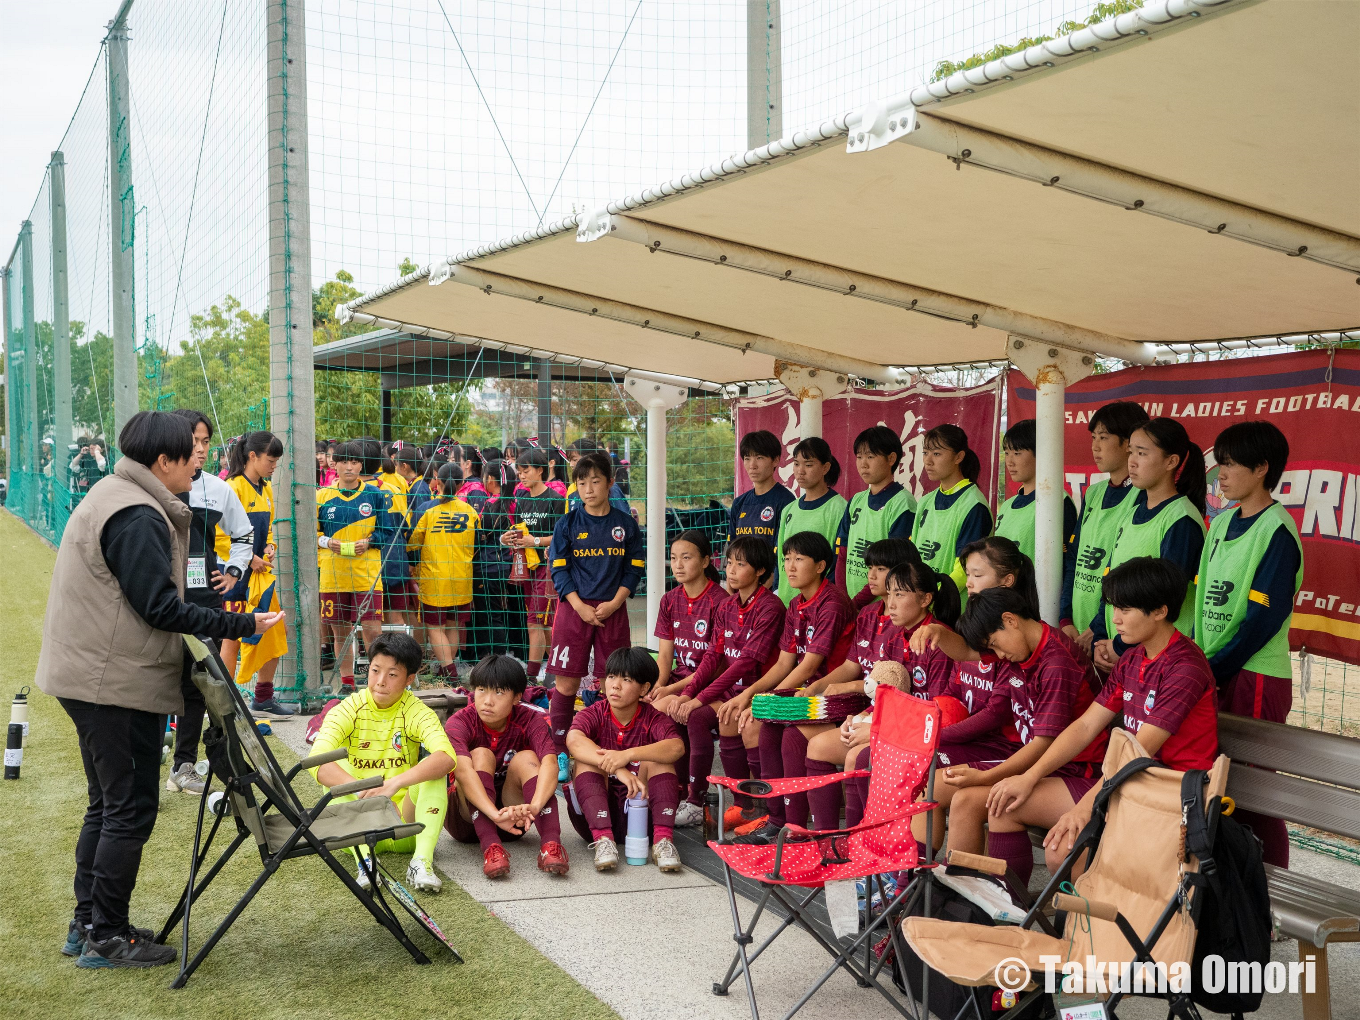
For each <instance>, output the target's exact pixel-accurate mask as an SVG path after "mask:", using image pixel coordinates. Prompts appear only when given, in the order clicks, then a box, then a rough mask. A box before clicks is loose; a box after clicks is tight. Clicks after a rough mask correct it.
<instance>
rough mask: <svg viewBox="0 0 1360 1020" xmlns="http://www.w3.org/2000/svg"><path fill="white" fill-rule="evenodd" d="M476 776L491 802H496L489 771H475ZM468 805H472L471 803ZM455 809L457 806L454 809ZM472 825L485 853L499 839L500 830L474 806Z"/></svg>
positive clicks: (494, 783)
mask: <svg viewBox="0 0 1360 1020" xmlns="http://www.w3.org/2000/svg"><path fill="white" fill-rule="evenodd" d="M477 778H478V779H480V780H481V781H482V787H483V789H485V790H486V795H487V796H488V797H490V798H491V803H493V804H494V803H496V780H495V778H494V777H493V776H492V775H491V773H490V772H483V771H481V770H480V769H479V770H478V771H477ZM468 807H472V805H471V804H469V805H468ZM454 810H455V811H456V810H457V808H455V809H454ZM472 827H473V829H475V830H476V832H477V842H478V843H480V844H482V853H486V851H487V848H488V847H490V846H492V844H495V843H499V842H500V841H501V835H500V831H499V830H498V829H497V828H496V823H495V822H493V821H492V820H491V819H490V818H488V817H486V815H484V814H483V813H482V812H480V811H478V810H477V809H476V808H473V809H472Z"/></svg>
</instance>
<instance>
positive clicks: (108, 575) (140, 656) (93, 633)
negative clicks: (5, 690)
mask: <svg viewBox="0 0 1360 1020" xmlns="http://www.w3.org/2000/svg"><path fill="white" fill-rule="evenodd" d="M139 504H140V505H142V506H149V507H152V508H154V509H155V510H156V511H157V512H159V513H160V515H161V517H163V518H164V519H165V523H166V524H167V525H169V527H170V546H171V563H172V564H173V572H174V573H173V577H172V580H173V581H174V583H175V588H176V589H177V590H178V591H179V594H180V597H181V598H182V597H183V596H184V585H185V570H186V568H187V563H188V555H189V525H190V523H191V521H192V519H193V513H192V511H191V510H190V509H189V507H188V506H187V505H185V503H184V502H183V500H181V499H180V498H179V497H178V496H176V495H175V494H174V493H172V492H171V491H170V490H169V489H167V488H166V487H165V486H164V485H163V484H161V482H160V480H159V479H157V478H156V476H155V475H153V474H152V473H151V471H150V469H149V468H146V467H143V466H142V465H141V464H138V463H137V462H136V461H134V460H131V459H130V458H127V457H124V458H123V459H122V460H120V461H119V462H118V466H117V467H115V468H114V470H113V474H111V475H109V476H108V477H106V478H101V479H100V480H99V481H98V482H97V483H95V485H94V486H93V487H92V488H91V489H90V491H89V494H88V495H86V497H85V498H84V499H83V500H81V502H80V505H79V506H78V507H76V510H75V512H74V513H73V514H71V519H70V521H69V523H67V525H66V531H65V533H64V534H63V535H62V540H61V548H60V549H58V550H57V565H56V568H55V569H54V570H53V571H52V590H51V592H50V594H49V595H48V599H47V618H46V620H45V621H44V622H43V642H42V651H41V652H40V653H39V655H38V671H37V675H36V677H35V681H36V683H37V685H38V687H39V688H41V689H42V690H43V691H45V692H47V693H48V694H51V695H54V696H56V697H62V698H73V699H75V700H77V701H87V702H91V703H92V704H96V705H117V706H119V707H122V708H135V709H139V710H141V711H143V712H156V713H165V714H170V713H178V712H181V711H183V709H184V700H183V697H182V696H181V694H180V686H179V683H180V673H181V670H182V667H183V662H184V645H183V639H182V638H181V637H180V635H178V634H172V633H170V632H168V631H162V630H155V629H153V628H152V627H151V626H150V624H148V623H147V622H146V621H145V620H143V619H142V618H141V616H139V615H138V614H137V612H136V611H135V610H134V609H133V608H132V606H131V605H129V604H128V601H127V599H125V598H124V597H123V591H122V589H121V588H120V587H119V585H118V579H117V578H116V577H114V576H113V573H112V571H110V570H109V567H108V564H107V563H105V562H104V554H103V552H102V551H101V549H100V545H99V542H100V537H101V536H102V535H103V533H104V526H105V525H106V524H107V523H108V522H109V518H111V517H112V516H113V515H114V514H116V513H118V511H120V510H125V509H127V508H128V507H130V506H137V505H139Z"/></svg>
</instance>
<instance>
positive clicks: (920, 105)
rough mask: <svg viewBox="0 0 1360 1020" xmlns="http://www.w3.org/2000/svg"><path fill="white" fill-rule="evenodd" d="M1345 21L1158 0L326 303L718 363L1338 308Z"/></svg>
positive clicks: (1354, 172) (1313, 8)
mask: <svg viewBox="0 0 1360 1020" xmlns="http://www.w3.org/2000/svg"><path fill="white" fill-rule="evenodd" d="M1358 44H1360V4H1350V3H1328V2H1312V0H1301V2H1289V3H1286V2H1283V0H1273V2H1262V3H1250V2H1246V0H1161V2H1159V3H1151V4H1149V5H1148V6H1147V7H1146V8H1145V9H1143V10H1142V11H1138V12H1134V13H1133V14H1128V15H1122V16H1120V17H1119V18H1117V19H1114V20H1113V21H1112V22H1107V23H1105V24H1102V25H1099V26H1095V27H1093V28H1090V29H1086V30H1083V31H1082V32H1079V33H1076V34H1075V35H1073V36H1069V37H1067V38H1065V39H1060V40H1055V41H1053V42H1050V43H1047V44H1044V45H1043V46H1039V47H1034V48H1032V49H1030V50H1028V51H1025V52H1024V53H1021V54H1015V55H1013V56H1011V57H1008V58H1005V59H1003V60H1001V61H995V62H993V63H992V64H988V65H986V67H983V68H976V69H972V70H970V71H967V72H962V73H960V74H956V75H954V76H953V77H952V78H950V79H948V80H946V81H945V82H940V83H935V84H932V85H930V86H926V87H922V88H919V89H916V90H915V91H914V92H912V93H911V94H909V95H907V96H899V97H893V98H889V99H886V100H885V101H884V102H882V103H877V104H872V105H871V106H870V107H868V108H866V109H865V110H863V111H856V112H852V113H847V114H843V115H841V116H840V117H836V118H834V119H832V120H830V121H827V122H826V123H824V124H822V125H820V126H818V127H815V128H812V129H809V130H804V131H799V132H795V133H794V134H793V135H792V136H790V137H788V138H785V139H782V140H780V141H778V142H775V143H772V144H771V145H769V146H766V147H764V148H762V149H758V150H754V151H752V152H749V153H746V154H745V155H742V156H736V157H733V158H731V159H728V160H725V161H724V162H723V163H721V164H718V165H716V166H713V167H710V168H708V169H707V170H704V171H700V172H698V173H695V174H691V175H687V176H685V177H683V178H681V179H679V180H678V181H674V182H671V183H669V184H666V185H662V186H659V187H656V188H652V189H648V190H647V191H645V192H643V193H642V194H640V195H636V196H632V197H629V198H625V199H621V200H618V201H615V202H611V203H610V204H609V205H608V207H607V208H605V209H601V210H599V211H597V212H596V213H594V214H591V215H589V216H583V217H578V218H573V219H570V220H564V221H561V222H559V223H556V224H552V225H550V226H547V227H545V228H543V229H542V230H539V231H536V232H534V233H532V234H527V235H521V236H519V237H515V238H511V239H509V240H507V241H503V242H500V243H497V244H494V245H488V246H484V247H482V248H478V249H475V250H474V251H471V252H466V253H464V254H461V255H458V256H453V257H451V258H449V259H447V260H445V261H443V262H438V263H435V264H433V265H432V266H430V267H427V268H426V269H424V270H422V271H420V272H418V273H415V274H412V275H411V276H408V277H405V278H403V279H402V280H401V281H399V282H397V283H396V284H393V285H390V286H388V287H384V288H382V289H381V290H378V291H376V292H374V293H371V294H368V295H365V296H364V297H362V298H360V299H358V300H356V301H354V302H351V303H350V304H349V305H348V306H344V308H343V309H342V311H341V315H342V317H343V316H347V315H353V316H354V317H355V318H357V319H359V320H360V321H370V322H375V323H376V324H378V325H380V326H385V327H388V328H393V329H402V330H406V331H409V332H417V333H420V332H424V333H428V334H429V335H431V336H434V337H437V338H445V339H449V338H451V335H452V334H463V335H465V336H464V337H460V338H459V339H460V340H462V339H465V337H484V338H487V339H489V340H492V341H499V342H500V343H513V344H517V345H523V346H525V347H532V348H539V349H542V350H546V351H552V352H556V353H558V354H561V355H565V356H569V357H584V358H590V359H596V360H598V361H601V362H608V363H611V364H614V365H622V366H628V367H631V368H636V369H641V370H645V371H651V372H661V373H668V374H674V375H681V376H689V377H695V376H697V377H700V378H703V379H706V380H711V381H714V382H734V381H740V380H747V379H757V378H769V377H770V376H772V375H774V374H775V369H774V362H775V359H776V358H782V359H784V360H788V361H794V362H799V363H802V364H807V365H815V366H821V367H826V368H831V369H834V370H836V371H843V372H849V373H852V374H856V375H860V376H863V377H866V378H880V379H887V378H891V373H884V372H882V371H878V372H875V366H885V365H886V366H903V365H911V366H916V365H932V364H953V363H959V362H966V361H975V360H991V359H998V358H1002V357H1004V356H1005V355H1004V347H1005V341H1006V336H1007V334H1008V333H1015V334H1017V335H1023V336H1027V337H1034V338H1037V339H1040V340H1044V341H1048V342H1053V343H1059V344H1063V345H1066V346H1070V347H1074V348H1076V349H1079V350H1085V351H1091V352H1096V353H1101V354H1108V355H1113V356H1121V357H1125V358H1128V359H1130V360H1139V361H1147V360H1150V357H1151V348H1150V347H1149V346H1147V345H1149V344H1152V343H1158V342H1162V343H1177V342H1190V341H1204V340H1215V339H1219V338H1228V337H1244V336H1263V335H1272V334H1280V333H1301V332H1323V331H1329V330H1337V329H1348V328H1351V327H1354V326H1356V325H1360V288H1358V287H1357V286H1356V284H1357V282H1360V132H1357V130H1356V125H1357V124H1360V80H1357V78H1356V77H1355V76H1354V75H1348V74H1344V73H1338V74H1332V75H1328V76H1325V77H1323V78H1320V77H1319V76H1318V75H1317V74H1316V73H1315V72H1314V71H1313V69H1316V68H1327V67H1332V68H1343V67H1345V66H1347V64H1348V63H1349V61H1350V60H1351V58H1352V55H1353V53H1354V52H1355V49H1356V47H1357V45H1358ZM909 122H910V127H909V126H908V123H909ZM984 169H990V170H999V171H1001V172H1000V173H996V172H992V173H988V172H983V171H984ZM1042 185H1047V186H1042ZM583 242H584V243H583ZM1290 255H1292V256H1295V257H1289V256H1290ZM741 270H748V271H741ZM922 312H924V313H925V314H922ZM640 327H641V328H640ZM658 330H659V331H661V332H660V333H658V332H657V331H658Z"/></svg>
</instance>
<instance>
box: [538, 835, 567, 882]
mask: <svg viewBox="0 0 1360 1020" xmlns="http://www.w3.org/2000/svg"><path fill="white" fill-rule="evenodd" d="M569 867H570V865H569V864H568V863H567V848H566V847H564V846H563V845H562V844H561V843H557V842H554V841H552V840H549V841H548V842H547V843H544V844H543V846H542V848H540V850H539V851H538V870H539V871H546V872H547V873H548V874H550V875H565V874H566V873H567V870H568V868H569Z"/></svg>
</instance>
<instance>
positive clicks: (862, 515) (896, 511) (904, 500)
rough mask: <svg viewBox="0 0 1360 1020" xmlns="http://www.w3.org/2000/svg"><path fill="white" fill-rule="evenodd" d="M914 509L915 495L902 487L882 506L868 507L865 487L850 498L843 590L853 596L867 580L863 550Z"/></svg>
mask: <svg viewBox="0 0 1360 1020" xmlns="http://www.w3.org/2000/svg"><path fill="white" fill-rule="evenodd" d="M915 510H916V497H915V496H913V495H912V494H911V493H910V492H908V491H907V490H906V489H902V490H900V491H898V492H895V493H893V496H892V498H891V499H889V500H888V502H886V503H884V504H883V507H882V509H880V510H873V509H871V508H870V506H869V490H868V489H864V490H862V491H860V492H857V493H855V494H854V495H853V496H851V497H850V534H849V537H848V538H847V540H846V543H845V546H846V548H845V590H846V591H847V592H849V593H850V597H851V598H854V597H855V596H856V595H857V594H859V590H860V589H861V588H863V587H864V586H865V585H866V584H868V583H869V568H868V567H866V566H865V565H864V552H865V550H867V549H868V548H869V546H871V545H873V544H874V543H875V542H877V541H879V540H880V539H884V538H887V537H888V531H889V529H890V528H892V526H893V522H894V521H896V520H897V518H899V517H901V516H902V514H904V513H907V512H908V511H911V512H914V511H915Z"/></svg>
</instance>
